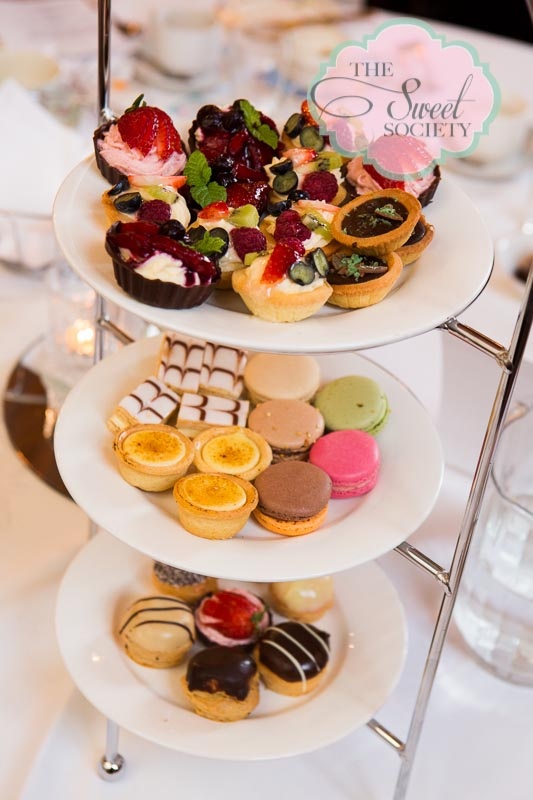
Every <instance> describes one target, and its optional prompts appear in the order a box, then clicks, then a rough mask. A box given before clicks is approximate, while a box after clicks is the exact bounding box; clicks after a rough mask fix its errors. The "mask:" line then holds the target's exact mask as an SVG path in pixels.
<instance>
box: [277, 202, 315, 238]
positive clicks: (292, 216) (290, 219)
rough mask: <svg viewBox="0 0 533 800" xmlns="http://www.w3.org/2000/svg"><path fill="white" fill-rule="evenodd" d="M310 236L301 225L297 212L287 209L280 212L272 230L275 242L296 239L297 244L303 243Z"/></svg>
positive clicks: (304, 226) (305, 227) (306, 228)
mask: <svg viewBox="0 0 533 800" xmlns="http://www.w3.org/2000/svg"><path fill="white" fill-rule="evenodd" d="M310 236H311V231H310V230H309V228H308V227H307V226H306V225H304V224H303V222H302V220H301V219H300V215H299V214H298V212H297V211H293V210H292V209H290V208H289V209H288V210H287V211H282V213H281V214H280V215H279V217H278V218H277V220H276V227H275V228H274V239H275V240H276V241H277V242H281V241H285V240H286V239H298V241H299V242H305V240H306V239H309V237H310Z"/></svg>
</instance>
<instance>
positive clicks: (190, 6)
mask: <svg viewBox="0 0 533 800" xmlns="http://www.w3.org/2000/svg"><path fill="white" fill-rule="evenodd" d="M222 36H223V31H222V27H221V25H220V24H219V22H218V19H217V17H216V13H215V7H214V3H213V2H210V0H187V2H182V3H180V4H179V5H178V6H177V7H174V8H160V9H157V8H154V11H153V14H152V15H151V18H150V22H149V24H148V27H147V29H146V34H145V44H144V53H145V55H146V56H147V57H148V58H149V59H150V61H151V62H152V63H153V64H154V65H155V66H156V67H159V68H160V69H161V70H162V71H163V72H165V73H166V74H168V75H169V76H173V77H175V78H177V79H185V80H192V81H195V82H196V81H201V82H202V83H203V82H205V81H206V80H209V79H215V78H216V75H217V70H218V68H219V66H220V62H221V56H222V44H223V42H222Z"/></svg>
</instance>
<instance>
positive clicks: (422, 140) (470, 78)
mask: <svg viewBox="0 0 533 800" xmlns="http://www.w3.org/2000/svg"><path fill="white" fill-rule="evenodd" d="M308 100H309V104H310V109H311V113H312V114H313V116H314V117H315V119H316V120H317V121H319V123H320V127H321V130H322V132H323V133H325V134H327V135H329V136H330V137H331V139H332V142H333V144H334V146H335V147H336V148H337V149H339V150H340V151H342V152H343V153H344V154H345V155H347V156H354V155H363V156H365V161H366V162H370V163H372V164H374V166H375V167H376V168H377V169H378V170H379V171H380V172H381V173H382V174H384V175H386V176H387V177H389V178H395V179H402V178H403V179H410V180H411V179H412V180H414V179H416V178H418V177H420V176H422V175H423V174H425V173H427V172H429V171H430V170H431V169H433V168H434V166H435V165H436V164H439V163H443V162H444V161H445V160H446V158H448V157H451V156H464V155H467V154H469V153H470V152H472V151H473V150H474V149H475V147H476V145H477V142H478V140H479V136H480V135H482V134H484V133H486V132H487V130H488V125H489V123H490V122H491V121H492V119H493V118H494V117H495V116H496V113H497V110H498V104H499V90H498V86H497V84H496V82H495V80H494V78H493V77H492V75H491V74H490V73H489V70H488V67H487V65H486V64H481V63H480V61H479V58H478V55H477V52H476V51H475V50H474V48H473V47H471V46H470V45H469V44H468V43H465V42H450V43H447V42H445V39H444V36H440V35H438V34H436V33H435V32H434V31H433V30H432V28H430V27H429V26H428V25H426V24H425V23H423V22H419V21H413V20H393V21H392V22H388V23H386V24H385V25H383V26H381V27H380V28H378V30H377V31H376V32H375V33H374V34H372V36H369V37H365V38H364V40H363V42H362V43H357V42H345V43H344V44H342V45H340V46H339V47H337V48H336V49H335V50H334V51H333V53H332V55H331V58H330V61H329V62H328V63H327V64H323V65H322V68H321V71H320V74H319V76H318V77H317V78H316V80H315V81H314V82H313V84H312V85H311V88H310V90H309V93H308Z"/></svg>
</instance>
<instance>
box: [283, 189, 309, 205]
mask: <svg viewBox="0 0 533 800" xmlns="http://www.w3.org/2000/svg"><path fill="white" fill-rule="evenodd" d="M310 196H311V195H310V194H309V193H308V192H304V190H303V189H293V190H292V192H289V194H288V199H289V200H290V201H291V202H292V203H296V202H297V201H298V200H309V198H310Z"/></svg>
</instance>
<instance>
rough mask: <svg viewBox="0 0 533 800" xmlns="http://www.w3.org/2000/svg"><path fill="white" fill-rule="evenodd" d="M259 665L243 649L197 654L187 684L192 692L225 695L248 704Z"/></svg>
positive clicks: (218, 648)
mask: <svg viewBox="0 0 533 800" xmlns="http://www.w3.org/2000/svg"><path fill="white" fill-rule="evenodd" d="M256 674H257V665H256V663H255V661H254V659H253V658H252V656H251V655H250V654H249V653H247V652H246V651H245V650H244V649H243V648H241V647H219V646H215V647H210V648H208V649H207V650H200V652H198V653H196V655H194V656H193V657H192V658H191V660H190V661H189V664H188V666H187V675H186V681H187V686H188V688H189V690H190V691H192V692H195V691H200V692H209V693H210V694H214V693H215V692H224V693H225V694H227V695H229V696H230V697H234V698H236V699H237V700H245V699H246V697H247V695H248V692H249V689H250V683H251V681H252V678H253V677H254V676H255V675H256Z"/></svg>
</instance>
